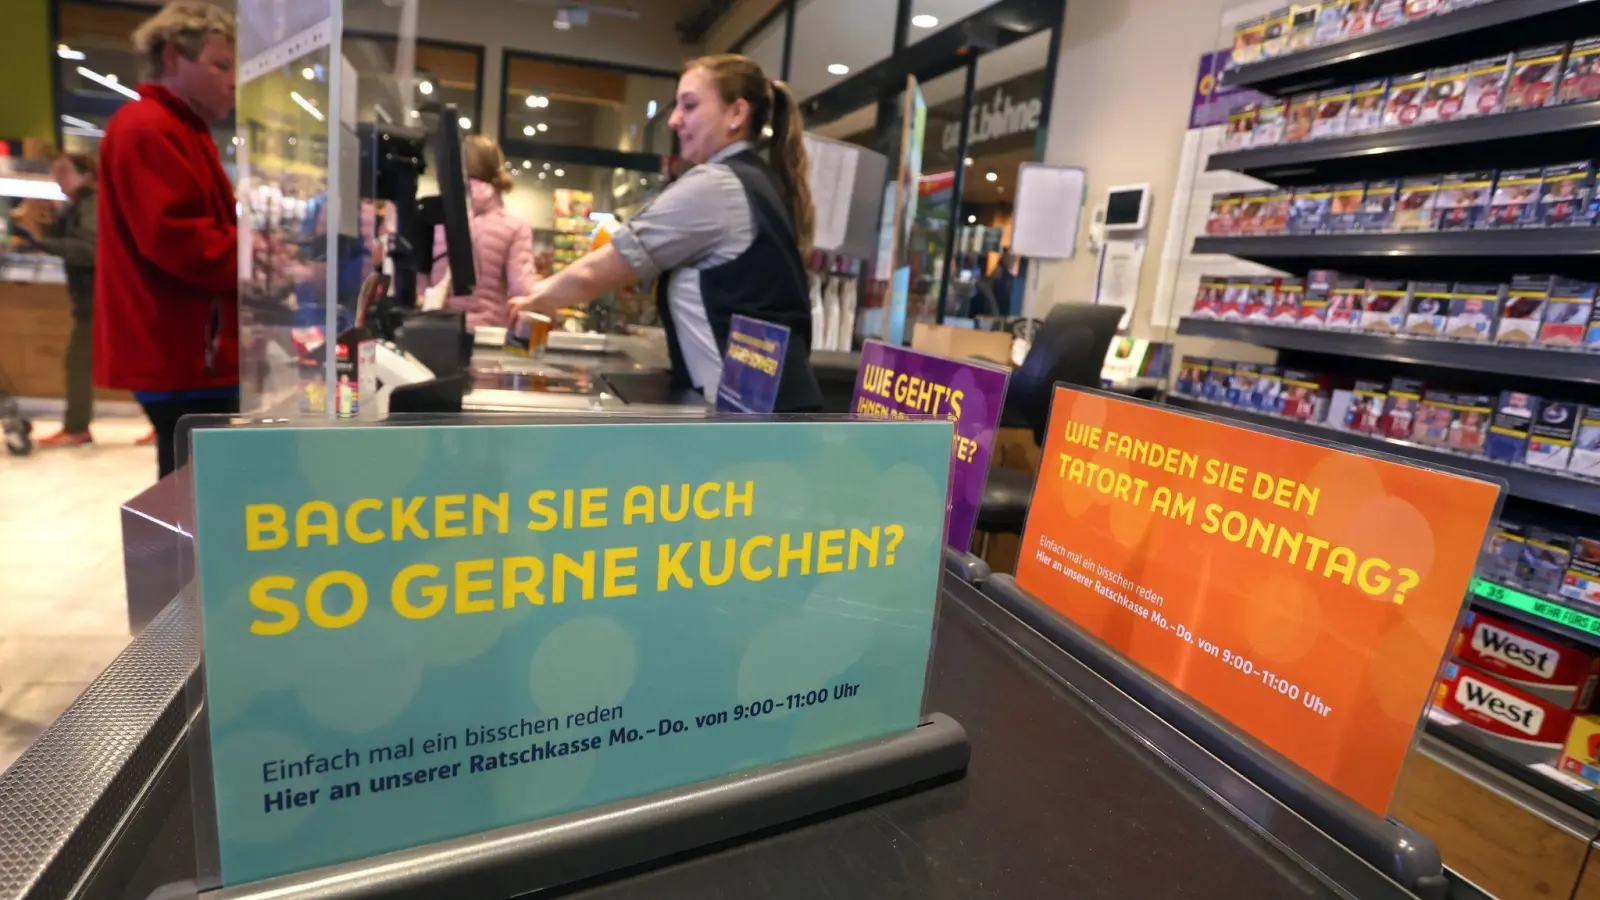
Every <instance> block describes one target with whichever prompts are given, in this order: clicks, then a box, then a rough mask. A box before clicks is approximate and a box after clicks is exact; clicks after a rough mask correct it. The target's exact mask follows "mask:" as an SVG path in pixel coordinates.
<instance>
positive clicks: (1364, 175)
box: [1206, 0, 1600, 185]
mask: <svg viewBox="0 0 1600 900" xmlns="http://www.w3.org/2000/svg"><path fill="white" fill-rule="evenodd" d="M1501 2H1502V3H1503V2H1504V0H1501ZM1597 27H1600V25H1597ZM1596 143H1600V102H1589V103H1573V104H1569V105H1567V106H1551V107H1545V108H1542V109H1529V110H1522V111H1517V112H1508V113H1499V114H1496V115H1490V116H1475V117H1473V118H1468V119H1456V120H1453V121H1447V122H1436V123H1433V124H1430V125H1417V126H1412V127H1410V128H1393V129H1390V130H1388V131H1375V132H1371V133H1368V134H1356V135H1350V136H1348V137H1336V138H1328V139H1326V140H1320V141H1302V142H1299V143H1294V144H1280V145H1278V146H1275V147H1259V148H1256V149H1252V150H1233V151H1229V152H1226V153H1214V154H1212V155H1211V157H1210V159H1209V160H1208V161H1207V163H1206V168H1207V169H1209V170H1211V171H1213V172H1223V171H1227V172H1241V173H1243V174H1245V175H1250V176H1252V177H1254V178H1259V179H1261V180H1262V181H1269V182H1272V183H1273V184H1279V185H1302V184H1334V183H1338V182H1341V181H1370V180H1373V179H1378V178H1393V177H1399V176H1403V175H1426V174H1430V173H1434V172H1463V171H1473V170H1482V169H1514V168H1524V167H1529V166H1542V165H1554V164H1558V163H1564V162H1570V161H1572V160H1574V159H1586V158H1588V157H1590V156H1592V155H1594V147H1595V144H1596Z"/></svg>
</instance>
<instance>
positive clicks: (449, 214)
mask: <svg viewBox="0 0 1600 900" xmlns="http://www.w3.org/2000/svg"><path fill="white" fill-rule="evenodd" d="M433 159H434V164H435V166H436V168H437V170H438V179H439V194H438V196H437V197H427V198H424V199H423V200H422V215H421V216H419V218H420V219H421V220H422V222H423V223H426V226H427V231H426V238H425V239H424V240H423V241H422V242H421V243H420V246H422V247H424V248H430V251H431V252H427V253H424V254H422V261H423V266H424V271H427V270H428V269H429V268H431V267H432V261H433V260H435V259H438V258H439V257H440V255H441V254H442V255H443V256H445V257H446V258H448V260H449V263H450V284H451V293H453V294H455V295H456V296H462V295H465V294H470V293H472V290H473V288H475V287H477V284H478V276H477V271H476V268H475V267H474V265H473V258H472V229H471V226H470V224H469V222H470V218H469V213H468V211H469V210H470V209H471V203H472V197H471V194H470V193H468V190H467V165H466V159H465V158H464V154H463V153H462V150H461V126H460V123H459V116H458V115H457V112H456V108H455V105H454V104H448V103H447V104H445V106H444V108H443V109H441V110H439V121H438V125H437V126H436V127H435V128H434V135H433ZM435 224H442V225H444V243H445V245H444V247H442V248H437V247H433V238H434V234H435V230H434V228H433V226H434V225H435Z"/></svg>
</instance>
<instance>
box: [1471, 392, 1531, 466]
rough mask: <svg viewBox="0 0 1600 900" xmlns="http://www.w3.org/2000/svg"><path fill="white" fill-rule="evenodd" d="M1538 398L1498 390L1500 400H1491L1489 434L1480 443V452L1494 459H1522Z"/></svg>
mask: <svg viewBox="0 0 1600 900" xmlns="http://www.w3.org/2000/svg"><path fill="white" fill-rule="evenodd" d="M1538 406H1539V398H1538V397H1535V396H1533V395H1532V394H1523V393H1519V392H1517V391H1501V392H1500V402H1499V403H1497V404H1495V408H1494V415H1493V416H1492V417H1491V418H1490V420H1489V438H1488V440H1487V441H1485V443H1484V453H1485V454H1486V455H1487V456H1488V457H1489V458H1490V459H1492V460H1495V461H1496V462H1503V463H1511V464H1513V465H1515V464H1517V463H1520V462H1522V459H1523V457H1525V456H1527V454H1528V430H1529V429H1530V428H1532V427H1533V415H1534V412H1535V410H1537V409H1538Z"/></svg>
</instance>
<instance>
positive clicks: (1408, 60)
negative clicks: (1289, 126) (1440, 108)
mask: <svg viewBox="0 0 1600 900" xmlns="http://www.w3.org/2000/svg"><path fill="white" fill-rule="evenodd" d="M1597 31H1600V7H1596V6H1595V5H1594V4H1593V3H1590V2H1589V0H1495V2H1492V3H1485V4H1483V5H1481V6H1472V7H1468V8H1466V9H1460V10H1456V11H1454V12H1448V13H1444V14H1442V15H1437V16H1433V17H1431V18H1427V19H1423V20H1422V21H1420V22H1411V23H1408V24H1405V25H1400V26H1398V27H1395V28H1388V29H1385V30H1383V31H1376V32H1371V33H1369V34H1365V35H1362V36H1360V37H1355V38H1351V39H1349V40H1345V41H1338V42H1335V43H1331V44H1325V45H1323V46H1321V47H1313V48H1311V49H1309V50H1302V51H1300V52H1299V53H1292V54H1289V55H1287V56H1280V57H1278V58H1276V59H1268V60H1262V61H1261V62H1256V63H1250V64H1248V65H1243V66H1240V67H1238V68H1237V69H1233V70H1230V71H1228V72H1227V73H1225V74H1224V75H1223V78H1222V83H1223V84H1227V85H1234V86H1237V87H1247V88H1252V89H1254V90H1258V91H1262V92H1265V93H1268V94H1277V95H1280V96H1282V95H1287V94H1292V93H1298V92H1300V91H1306V90H1314V89H1317V88H1325V87H1334V86H1337V85H1341V84H1353V83H1355V82H1357V81H1361V80H1363V79H1367V78H1378V77H1382V76H1384V75H1392V74H1394V73H1396V72H1415V71H1417V70H1419V69H1430V68H1433V67H1434V66H1440V65H1452V64H1457V63H1464V62H1469V61H1471V60H1473V59H1481V58H1483V57H1486V56H1492V55H1494V54H1495V53H1510V52H1512V51H1514V50H1517V49H1519V48H1521V47H1526V46H1531V45H1535V44H1543V43H1554V42H1556V41H1570V40H1572V38H1573V36H1575V35H1584V34H1590V33H1594V32H1597Z"/></svg>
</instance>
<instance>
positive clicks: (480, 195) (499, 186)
mask: <svg viewBox="0 0 1600 900" xmlns="http://www.w3.org/2000/svg"><path fill="white" fill-rule="evenodd" d="M465 150H466V162H467V176H468V182H467V186H468V187H469V188H470V190H471V193H472V256H473V264H474V266H475V268H476V269H477V276H478V286H477V287H476V288H474V289H473V291H472V293H471V294H469V295H467V296H463V297H457V296H449V297H447V298H446V299H445V305H446V306H447V307H449V308H450V309H457V310H461V311H462V312H465V313H466V314H467V325H468V326H469V327H476V326H478V325H495V326H501V325H504V324H505V323H506V315H507V310H508V309H509V301H510V299H511V298H513V297H523V296H526V295H527V294H528V293H530V292H531V291H532V290H533V285H534V283H535V282H537V281H538V280H539V276H538V274H537V273H536V272H535V271H534V268H533V229H532V228H530V227H528V223H527V222H524V221H522V220H521V219H519V218H517V217H516V216H514V215H512V214H511V213H509V212H507V211H506V207H505V201H504V200H503V199H502V198H501V195H502V194H504V193H505V192H506V191H509V190H511V187H512V181H511V173H510V172H508V171H506V165H505V155H504V154H502V153H501V152H500V147H499V146H498V145H496V144H495V142H494V141H491V140H489V139H488V138H486V137H484V136H483V135H479V134H475V135H473V136H471V137H469V138H467V142H466V148H465ZM433 246H434V253H435V254H437V258H436V259H435V260H434V262H433V277H432V279H431V280H425V279H421V278H419V279H418V281H419V282H425V283H421V284H418V285H417V287H418V290H421V289H422V288H425V287H426V286H427V283H426V282H428V281H431V283H434V284H437V283H439V282H440V281H443V280H444V277H445V275H447V274H448V273H449V271H450V264H449V261H448V259H447V258H446V257H445V256H444V255H443V252H442V251H443V248H444V227H443V226H440V227H439V228H438V229H437V230H436V231H435V233H434V238H433Z"/></svg>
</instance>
